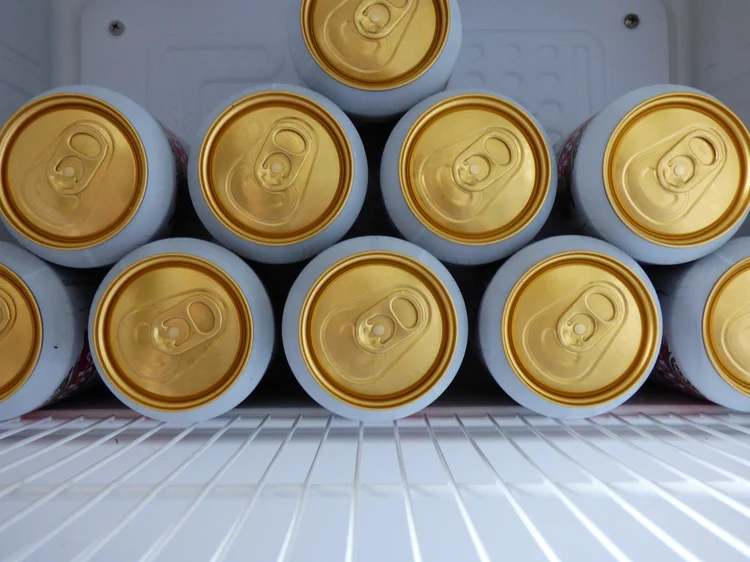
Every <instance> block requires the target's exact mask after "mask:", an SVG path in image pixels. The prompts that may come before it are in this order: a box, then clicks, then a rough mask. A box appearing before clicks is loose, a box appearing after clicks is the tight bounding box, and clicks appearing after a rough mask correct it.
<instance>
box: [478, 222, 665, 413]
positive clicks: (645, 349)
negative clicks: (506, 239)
mask: <svg viewBox="0 0 750 562" xmlns="http://www.w3.org/2000/svg"><path fill="white" fill-rule="evenodd" d="M661 339H662V317H661V309H660V306H659V301H658V298H657V295H656V291H655V290H654V287H653V285H652V284H651V281H650V280H649V278H648V277H647V276H646V274H645V272H644V271H643V269H641V267H640V266H639V265H638V263H637V262H636V261H635V260H633V259H632V258H631V257H629V256H628V255H627V254H625V253H624V252H623V251H621V250H619V249H618V248H615V247H614V246H612V245H611V244H608V243H606V242H603V241H601V240H596V239H593V238H587V237H584V236H558V237H552V238H547V239H545V240H542V241H539V242H535V243H534V244H531V245H530V246H527V247H526V248H524V249H523V250H521V251H520V252H518V253H517V254H515V255H514V256H512V257H511V258H509V259H508V260H507V261H506V262H505V263H504V264H503V265H502V266H501V267H500V269H499V270H498V272H497V274H496V275H495V277H494V278H493V279H492V281H491V283H490V285H489V287H488V288H487V291H486V293H485V295H484V297H483V299H482V303H481V305H480V310H479V344H480V350H481V353H482V356H483V358H484V361H485V363H486V365H487V368H488V369H489V371H490V373H491V374H492V376H493V377H494V378H495V380H496V381H497V383H498V384H499V385H500V386H501V387H502V389H503V390H504V391H505V392H507V393H508V394H509V395H510V396H511V398H513V399H514V400H515V401H516V402H518V403H519V404H521V405H522V406H525V407H527V408H529V409H530V410H533V411H535V412H537V413H539V414H542V415H545V416H551V417H555V418H585V417H590V416H595V415H599V414H602V413H605V412H608V411H610V410H612V409H613V408H615V407H616V406H618V405H620V404H622V403H623V402H625V401H626V400H627V399H628V398H630V397H631V396H632V395H633V394H634V393H635V392H636V391H637V390H638V388H640V387H641V385H642V384H643V383H644V382H645V381H646V379H647V378H648V375H649V373H650V372H651V369H652V368H653V366H654V363H655V362H656V359H657V355H658V353H659V346H660V344H661Z"/></svg>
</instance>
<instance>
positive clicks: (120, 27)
mask: <svg viewBox="0 0 750 562" xmlns="http://www.w3.org/2000/svg"><path fill="white" fill-rule="evenodd" d="M109 33H110V35H114V36H115V37H119V36H120V35H122V34H123V33H125V24H124V23H122V22H121V21H119V20H114V21H111V22H109Z"/></svg>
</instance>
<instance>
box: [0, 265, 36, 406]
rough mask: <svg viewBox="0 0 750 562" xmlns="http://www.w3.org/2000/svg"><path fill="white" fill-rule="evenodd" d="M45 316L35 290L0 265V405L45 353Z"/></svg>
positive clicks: (26, 378) (23, 381)
mask: <svg viewBox="0 0 750 562" xmlns="http://www.w3.org/2000/svg"><path fill="white" fill-rule="evenodd" d="M42 335H43V330H42V315H41V312H40V310H39V306H38V305H37V302H36V299H35V298H34V295H33V294H32V292H31V289H29V287H28V286H27V285H26V283H24V282H23V280H22V279H21V278H20V277H19V276H18V275H16V273H15V272H13V271H12V270H10V269H9V268H7V267H5V266H4V265H0V402H2V401H3V400H7V399H8V398H10V397H11V396H12V395H13V394H14V393H16V392H17V391H18V390H19V389H20V388H21V387H22V386H23V385H24V384H25V383H26V381H27V380H28V379H29V377H30V376H31V374H32V373H33V372H34V369H35V368H36V366H37V363H38V362H39V356H40V355H41V352H42Z"/></svg>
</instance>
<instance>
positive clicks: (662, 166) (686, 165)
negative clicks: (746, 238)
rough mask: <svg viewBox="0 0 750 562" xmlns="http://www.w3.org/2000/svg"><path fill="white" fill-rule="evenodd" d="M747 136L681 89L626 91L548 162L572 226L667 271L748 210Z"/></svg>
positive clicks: (717, 243) (720, 238) (706, 248)
mask: <svg viewBox="0 0 750 562" xmlns="http://www.w3.org/2000/svg"><path fill="white" fill-rule="evenodd" d="M749 166H750V133H748V130H747V128H746V127H745V125H744V124H743V123H742V121H741V120H740V119H739V118H738V117H737V116H736V115H735V114H734V113H732V111H731V110H729V109H728V108H727V107H726V106H725V105H723V104H722V103H721V102H719V101H718V100H716V99H715V98H713V97H711V96H710V95H708V94H706V93H704V92H701V91H699V90H695V89H693V88H688V87H686V86H649V87H646V88H641V89H638V90H635V91H633V92H630V93H628V94H626V95H625V96H623V97H621V98H619V99H618V100H617V101H615V102H614V103H612V104H611V105H610V106H608V107H607V108H606V109H604V110H603V111H601V112H600V113H599V114H597V115H596V116H594V117H593V118H592V119H591V120H589V121H588V122H587V123H585V124H584V125H582V126H581V127H580V128H579V129H578V130H577V131H576V132H575V133H573V135H572V136H571V137H570V139H569V140H568V141H567V143H566V144H565V145H564V147H563V148H562V149H561V151H560V154H559V160H558V169H559V173H560V186H559V192H560V195H561V196H563V197H565V195H564V194H566V193H568V192H570V193H571V194H572V213H571V218H572V220H573V225H572V226H573V228H574V229H576V230H581V229H582V231H583V232H586V233H588V234H591V235H593V236H596V237H598V238H602V239H604V240H606V241H608V242H610V243H612V244H614V245H615V246H618V247H619V248H621V249H623V250H625V251H626V252H627V253H628V254H630V255H631V256H632V257H634V258H635V259H637V260H638V261H641V262H645V263H651V264H659V265H674V264H680V263H687V262H689V261H693V260H696V259H698V258H701V257H703V256H706V255H708V254H710V253H711V252H713V251H715V250H716V249H718V248H719V247H721V245H722V244H724V243H726V242H727V241H728V240H729V239H730V238H731V237H732V235H733V234H734V233H735V232H736V231H737V230H738V229H739V228H740V226H741V225H742V223H743V222H744V220H745V218H746V217H747V214H748V210H749V209H750V170H749V169H748V168H749Z"/></svg>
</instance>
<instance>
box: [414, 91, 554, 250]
mask: <svg viewBox="0 0 750 562" xmlns="http://www.w3.org/2000/svg"><path fill="white" fill-rule="evenodd" d="M551 174H552V155H551V152H550V149H549V147H548V146H547V143H546V142H545V139H544V135H543V133H542V131H541V130H540V129H539V127H538V126H537V125H536V123H535V122H534V121H533V119H532V118H531V116H529V115H528V114H527V113H526V112H525V111H524V110H523V109H521V108H520V107H519V106H517V105H515V104H513V103H511V102H509V101H506V100H504V99H501V98H498V97H495V96H491V95H486V94H462V95H457V96H454V97H450V98H447V99H444V100H442V101H439V102H437V103H436V104H435V105H433V106H432V107H430V108H429V109H427V110H426V111H425V112H424V113H422V115H420V116H419V117H418V118H417V119H416V121H415V122H414V124H413V125H412V127H411V129H410V130H409V132H408V133H407V135H406V138H405V139H404V143H403V145H402V147H401V153H400V157H399V179H400V183H401V190H402V193H403V196H404V199H405V200H406V203H407V205H408V206H409V208H410V210H411V212H412V213H413V214H414V216H415V217H416V218H417V219H418V220H419V221H420V222H421V223H422V224H423V225H424V226H425V227H426V228H428V229H429V230H430V231H432V232H433V233H434V234H436V235H437V236H440V237H441V238H444V239H446V240H450V241H453V242H456V243H458V244H466V245H486V244H493V243H496V242H499V241H501V240H505V239H507V238H510V237H512V236H514V235H515V234H517V233H518V232H520V231H521V230H523V229H524V228H525V227H526V226H528V224H529V223H530V222H531V221H532V220H534V218H535V217H536V215H537V214H538V213H539V211H540V210H541V208H542V206H543V205H544V201H545V200H546V198H547V195H548V193H549V189H550V182H551Z"/></svg>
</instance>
